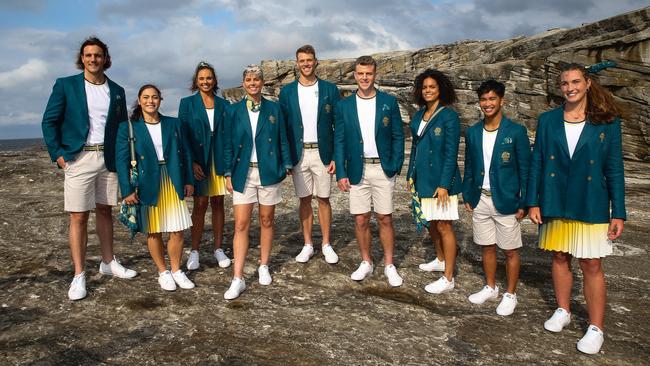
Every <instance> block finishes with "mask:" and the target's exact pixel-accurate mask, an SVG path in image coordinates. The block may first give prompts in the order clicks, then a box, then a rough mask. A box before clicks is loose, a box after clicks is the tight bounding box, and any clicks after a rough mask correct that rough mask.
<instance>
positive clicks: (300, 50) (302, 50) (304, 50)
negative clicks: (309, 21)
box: [296, 44, 316, 58]
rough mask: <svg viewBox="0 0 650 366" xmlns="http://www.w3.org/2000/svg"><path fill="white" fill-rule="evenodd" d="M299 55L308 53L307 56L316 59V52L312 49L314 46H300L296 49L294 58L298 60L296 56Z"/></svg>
mask: <svg viewBox="0 0 650 366" xmlns="http://www.w3.org/2000/svg"><path fill="white" fill-rule="evenodd" d="M299 53H308V54H310V55H313V56H314V58H316V50H315V49H314V46H312V45H310V44H306V45H304V46H300V48H298V49H297V50H296V58H298V54H299Z"/></svg>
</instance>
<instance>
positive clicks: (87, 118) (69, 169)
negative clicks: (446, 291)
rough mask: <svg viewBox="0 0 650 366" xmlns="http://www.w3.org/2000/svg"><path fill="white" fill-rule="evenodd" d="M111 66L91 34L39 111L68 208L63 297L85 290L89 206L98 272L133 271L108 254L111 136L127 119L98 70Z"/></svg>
mask: <svg viewBox="0 0 650 366" xmlns="http://www.w3.org/2000/svg"><path fill="white" fill-rule="evenodd" d="M110 66H111V57H110V55H109V53H108V47H107V46H106V44H104V43H103V42H102V41H101V40H99V39H98V38H96V37H90V38H88V39H86V40H85V41H84V42H83V44H82V45H81V47H80V49H79V54H78V58H77V67H78V68H79V69H82V70H83V72H82V73H81V74H78V75H74V76H68V77H64V78H60V79H57V80H56V83H55V84H54V88H53V89H52V94H51V95H50V99H49V100H48V102H47V107H46V108H45V112H44V113H43V122H42V127H43V139H44V140H45V144H46V145H47V150H48V152H49V154H50V157H51V158H52V161H53V162H56V164H57V165H58V167H59V168H60V169H63V171H64V175H65V180H64V200H65V204H64V209H65V210H66V211H67V212H70V234H69V235H70V237H69V241H70V251H71V254H72V262H73V264H74V271H75V277H74V279H73V281H72V283H71V285H70V289H69V291H68V297H69V298H70V299H71V300H79V299H82V298H84V297H85V296H86V279H85V272H84V264H85V263H84V262H85V256H86V246H87V243H88V217H89V215H90V210H92V209H93V208H94V209H95V216H96V220H97V224H96V226H97V227H96V230H97V236H98V237H99V243H100V247H101V254H102V261H101V263H100V265H99V272H100V273H102V274H107V275H113V276H117V277H120V278H131V277H134V276H135V275H136V274H137V273H136V272H135V271H133V270H130V269H126V268H124V267H123V266H122V265H121V264H120V263H119V262H118V261H117V259H115V257H114V256H113V217H112V212H111V210H112V206H115V205H116V204H117V174H116V173H115V140H116V136H117V129H118V124H119V123H120V121H124V120H126V119H127V110H126V98H125V96H124V89H123V88H122V87H120V86H119V85H117V84H116V83H114V82H113V81H111V80H110V79H109V78H108V77H107V76H106V75H105V74H104V71H105V70H106V69H108V68H109V67H110Z"/></svg>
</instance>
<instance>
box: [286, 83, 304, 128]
mask: <svg viewBox="0 0 650 366" xmlns="http://www.w3.org/2000/svg"><path fill="white" fill-rule="evenodd" d="M298 98H299V96H298V80H296V81H295V82H294V84H293V85H292V86H291V97H290V98H289V100H290V103H291V104H293V105H292V106H291V107H292V110H294V111H297V114H298V121H299V122H300V125H301V126H302V112H301V111H300V100H299V99H298Z"/></svg>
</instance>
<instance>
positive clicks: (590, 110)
mask: <svg viewBox="0 0 650 366" xmlns="http://www.w3.org/2000/svg"><path fill="white" fill-rule="evenodd" d="M572 70H577V71H580V73H581V74H582V76H583V77H584V78H585V80H591V86H590V87H589V89H588V90H587V110H586V112H585V113H586V116H587V119H589V121H591V122H592V123H594V124H603V123H612V122H613V121H614V119H615V118H616V117H621V116H622V115H623V109H622V108H621V106H620V105H619V104H618V102H616V101H615V100H614V96H613V95H612V93H610V92H609V90H607V89H605V88H603V87H602V86H600V84H598V82H597V81H596V80H595V79H594V78H593V77H591V74H589V73H588V72H587V69H585V67H584V66H582V65H579V64H576V63H570V64H567V65H565V66H563V67H562V68H561V69H560V75H562V73H564V72H567V71H572Z"/></svg>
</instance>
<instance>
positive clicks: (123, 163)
mask: <svg viewBox="0 0 650 366" xmlns="http://www.w3.org/2000/svg"><path fill="white" fill-rule="evenodd" d="M130 167H131V150H130V148H129V123H128V122H127V121H124V122H122V123H120V127H119V129H118V131H117V141H116V143H115V169H116V170H117V180H118V183H119V185H120V194H121V195H122V198H124V197H127V196H128V195H130V194H131V193H133V192H135V190H134V189H133V188H132V187H131V184H130V183H129V169H130Z"/></svg>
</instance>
